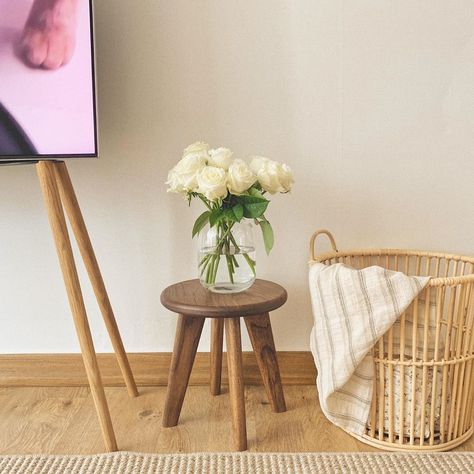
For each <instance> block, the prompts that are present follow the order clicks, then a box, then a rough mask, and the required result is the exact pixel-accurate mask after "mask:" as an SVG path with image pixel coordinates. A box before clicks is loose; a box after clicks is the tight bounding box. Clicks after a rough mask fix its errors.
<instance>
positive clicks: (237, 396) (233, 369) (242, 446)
mask: <svg viewBox="0 0 474 474" xmlns="http://www.w3.org/2000/svg"><path fill="white" fill-rule="evenodd" d="M225 337H226V343H227V365H228V371H229V394H230V404H231V407H232V425H233V429H234V444H235V449H236V450H237V451H245V450H246V449H247V422H246V419H245V392H244V388H245V387H244V376H243V372H242V344H241V337H240V318H229V319H226V320H225Z"/></svg>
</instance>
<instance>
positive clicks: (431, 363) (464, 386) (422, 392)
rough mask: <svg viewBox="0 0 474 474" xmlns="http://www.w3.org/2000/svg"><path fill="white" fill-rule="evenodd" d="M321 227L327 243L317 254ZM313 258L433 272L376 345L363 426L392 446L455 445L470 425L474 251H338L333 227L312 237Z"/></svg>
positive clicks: (371, 437) (368, 438)
mask: <svg viewBox="0 0 474 474" xmlns="http://www.w3.org/2000/svg"><path fill="white" fill-rule="evenodd" d="M320 234H326V235H327V236H328V237H329V240H330V241H331V245H332V251H331V252H327V253H324V254H321V255H315V249H314V243H315V240H316V237H317V236H318V235H320ZM310 254H311V259H312V260H313V261H317V262H321V263H324V264H326V265H332V264H334V263H344V264H347V265H350V266H351V267H354V268H358V269H360V268H364V267H368V266H370V265H379V266H381V267H384V268H387V269H390V270H397V271H401V272H404V273H405V274H407V275H418V276H431V277H432V278H431V280H430V281H429V283H428V285H427V286H426V287H425V289H424V290H423V291H422V292H421V293H420V295H419V296H418V298H416V299H415V300H414V301H413V303H412V304H411V305H410V307H409V308H408V309H407V310H406V311H405V313H404V314H402V315H401V317H400V319H399V321H397V323H396V324H395V325H394V326H393V327H392V328H391V329H390V330H389V331H388V332H387V333H386V334H385V335H384V337H382V338H380V340H379V341H378V342H377V344H376V345H375V347H374V349H373V355H374V361H375V377H374V390H373V398H372V405H371V410H370V417H369V422H368V423H367V428H366V433H365V434H364V435H363V436H361V437H359V436H356V437H357V438H358V439H360V440H361V441H363V442H364V443H367V444H370V445H372V446H376V447H378V448H383V449H389V450H393V451H398V450H401V451H408V450H414V451H416V450H427V451H443V450H448V449H452V448H454V447H456V446H458V445H460V444H461V443H462V442H464V441H465V440H466V439H468V438H469V437H470V436H471V435H472V433H473V431H474V335H473V330H474V257H463V256H460V255H450V254H444V253H433V252H424V251H417V250H399V249H367V250H349V251H338V249H337V247H336V243H335V240H334V237H333V236H332V234H331V233H330V232H329V231H327V230H319V231H317V232H315V233H314V234H313V236H312V237H311V242H310Z"/></svg>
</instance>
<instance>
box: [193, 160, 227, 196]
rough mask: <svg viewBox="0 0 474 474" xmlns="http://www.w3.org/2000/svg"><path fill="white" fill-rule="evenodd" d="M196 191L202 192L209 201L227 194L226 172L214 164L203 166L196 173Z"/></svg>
mask: <svg viewBox="0 0 474 474" xmlns="http://www.w3.org/2000/svg"><path fill="white" fill-rule="evenodd" d="M197 183H198V188H197V192H198V193H201V194H204V196H206V197H207V199H209V201H216V200H218V199H223V198H225V197H226V196H227V173H226V172H225V170H223V169H222V168H217V167H215V166H206V167H204V168H203V169H202V170H201V171H200V172H199V174H198V175H197Z"/></svg>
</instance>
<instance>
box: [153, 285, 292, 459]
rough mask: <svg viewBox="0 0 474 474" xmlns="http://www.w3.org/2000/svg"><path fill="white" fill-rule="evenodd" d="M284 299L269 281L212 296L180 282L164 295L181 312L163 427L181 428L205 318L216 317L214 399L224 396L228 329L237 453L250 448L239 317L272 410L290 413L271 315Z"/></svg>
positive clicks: (281, 291)
mask: <svg viewBox="0 0 474 474" xmlns="http://www.w3.org/2000/svg"><path fill="white" fill-rule="evenodd" d="M286 299H287V294H286V291H285V289H284V288H282V287H281V286H280V285H277V284H276V283H272V282H270V281H265V280H256V281H255V283H254V284H253V285H252V286H251V287H250V288H249V289H248V290H246V291H244V292H242V293H235V294H217V293H211V292H210V291H209V290H207V289H205V288H203V287H202V286H201V284H200V283H199V281H198V280H189V281H184V282H181V283H177V284H176V285H172V286H169V287H168V288H166V289H165V290H164V291H163V293H162V294H161V302H162V304H163V305H164V306H165V307H166V308H168V309H169V310H171V311H174V312H176V313H179V319H178V325H177V329H176V337H175V342H174V349H173V357H172V359H171V367H170V374H169V381H168V392H167V394H166V402H165V409H164V413H163V426H164V427H170V426H176V425H177V424H178V419H179V415H180V412H181V407H182V406H183V401H184V395H185V393H186V388H187V386H188V381H189V376H190V375H191V369H192V366H193V362H194V357H195V355H196V351H197V347H198V343H199V339H200V337H201V332H202V328H203V325H204V320H205V319H206V318H212V337H211V393H212V394H213V395H218V394H219V393H220V387H221V369H222V342H223V331H224V326H225V333H226V343H227V364H228V370H229V393H230V401H231V408H232V424H233V428H234V439H235V447H236V449H237V450H238V451H245V450H246V449H247V425H246V419H245V399H244V379H243V374H242V347H241V338H240V318H241V317H243V318H244V320H245V324H246V326H247V330H248V332H249V336H250V340H251V342H252V347H253V350H254V352H255V356H256V358H257V363H258V367H259V369H260V373H261V374H262V378H263V384H264V386H265V390H266V392H267V395H268V398H269V400H270V404H271V407H272V410H273V411H274V412H277V413H280V412H283V411H286V405H285V398H284V396H283V389H282V386H281V378H280V369H279V367H278V361H277V357H276V351H275V344H274V342H273V334H272V326H271V324H270V317H269V314H268V313H269V311H272V310H274V309H276V308H279V307H280V306H282V305H283V304H284V303H285V301H286Z"/></svg>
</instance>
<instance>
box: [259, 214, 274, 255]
mask: <svg viewBox="0 0 474 474" xmlns="http://www.w3.org/2000/svg"><path fill="white" fill-rule="evenodd" d="M260 228H261V229H262V235H263V243H264V244H265V251H266V252H267V255H268V254H269V253H270V250H271V249H272V248H273V244H274V242H275V237H274V235H273V229H272V226H271V225H270V222H268V221H260Z"/></svg>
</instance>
